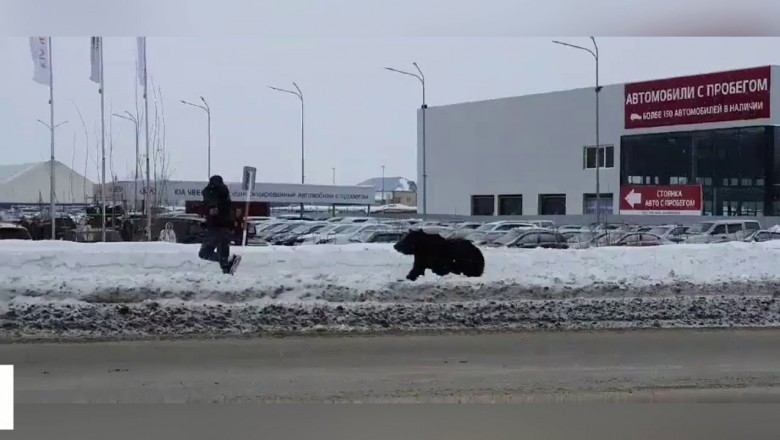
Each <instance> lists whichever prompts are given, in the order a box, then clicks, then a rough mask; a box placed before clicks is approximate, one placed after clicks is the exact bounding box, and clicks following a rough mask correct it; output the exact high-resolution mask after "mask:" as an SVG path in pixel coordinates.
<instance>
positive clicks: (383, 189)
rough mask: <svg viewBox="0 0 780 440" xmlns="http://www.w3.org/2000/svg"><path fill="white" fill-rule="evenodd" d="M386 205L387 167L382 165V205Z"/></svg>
mask: <svg viewBox="0 0 780 440" xmlns="http://www.w3.org/2000/svg"><path fill="white" fill-rule="evenodd" d="M384 204H385V166H384V165H382V205H384Z"/></svg>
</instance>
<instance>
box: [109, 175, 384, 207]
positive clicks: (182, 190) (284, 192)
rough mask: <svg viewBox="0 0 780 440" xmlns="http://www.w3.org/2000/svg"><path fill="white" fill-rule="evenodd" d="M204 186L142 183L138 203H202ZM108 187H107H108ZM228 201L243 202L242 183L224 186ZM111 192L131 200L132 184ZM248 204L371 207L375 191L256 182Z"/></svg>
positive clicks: (186, 182) (119, 186) (361, 187)
mask: <svg viewBox="0 0 780 440" xmlns="http://www.w3.org/2000/svg"><path fill="white" fill-rule="evenodd" d="M206 183H207V182H194V181H174V180H170V181H165V182H159V183H156V182H152V186H151V187H150V188H146V186H145V185H146V184H145V182H139V184H138V193H139V200H143V196H144V195H145V194H146V193H147V192H149V194H150V196H151V197H154V198H155V199H156V200H158V201H162V202H163V203H176V202H183V201H200V200H203V195H202V194H201V192H202V190H203V188H204V187H205V186H206ZM107 185H109V184H107ZM227 186H228V189H230V198H231V199H233V200H236V201H238V200H241V201H243V200H245V199H246V196H247V191H246V190H244V189H243V188H242V183H227ZM113 187H114V192H115V193H117V194H116V197H117V199H124V200H132V198H133V191H134V188H135V186H134V182H132V181H123V182H116V183H115V184H114V185H113ZM95 192H96V193H99V192H100V184H97V185H95ZM250 202H269V203H296V204H297V203H308V204H312V205H331V204H335V205H371V204H373V203H374V188H373V187H370V186H333V185H300V184H295V183H261V182H257V183H256V184H255V186H254V190H253V191H252V192H251V194H250Z"/></svg>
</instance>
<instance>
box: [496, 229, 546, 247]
mask: <svg viewBox="0 0 780 440" xmlns="http://www.w3.org/2000/svg"><path fill="white" fill-rule="evenodd" d="M528 232H548V230H547V229H544V228H534V229H525V228H517V229H512V230H511V231H505V232H504V231H501V232H489V233H487V234H486V235H488V236H489V235H490V234H495V235H496V238H495V239H493V240H489V241H487V242H485V243H482V244H484V245H485V246H487V247H504V246H509V245H510V244H512V243H514V242H515V241H517V239H518V238H519V237H520V236H522V235H524V234H526V233H528Z"/></svg>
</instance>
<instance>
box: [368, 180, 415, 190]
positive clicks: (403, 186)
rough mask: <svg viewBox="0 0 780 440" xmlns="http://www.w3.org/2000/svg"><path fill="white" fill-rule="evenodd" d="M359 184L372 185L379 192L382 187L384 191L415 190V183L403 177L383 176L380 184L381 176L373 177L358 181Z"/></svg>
mask: <svg viewBox="0 0 780 440" xmlns="http://www.w3.org/2000/svg"><path fill="white" fill-rule="evenodd" d="M358 185H360V186H364V185H365V186H373V187H374V191H377V192H381V191H382V189H383V187H384V190H385V192H393V191H411V192H417V184H416V183H414V182H413V181H411V180H409V179H407V178H405V177H385V178H384V185H382V178H381V177H374V178H373V179H368V180H366V181H365V182H361V183H358Z"/></svg>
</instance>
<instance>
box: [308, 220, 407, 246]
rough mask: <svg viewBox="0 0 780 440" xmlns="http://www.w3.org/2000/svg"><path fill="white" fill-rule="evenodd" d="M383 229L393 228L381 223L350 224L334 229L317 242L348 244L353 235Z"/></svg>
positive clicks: (356, 235)
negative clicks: (340, 228) (344, 227)
mask: <svg viewBox="0 0 780 440" xmlns="http://www.w3.org/2000/svg"><path fill="white" fill-rule="evenodd" d="M383 230H392V228H389V227H387V226H385V225H382V224H380V223H375V224H352V225H348V227H347V228H346V229H343V230H340V231H339V230H334V231H333V232H331V233H329V234H325V236H324V237H321V238H320V239H319V240H318V241H317V244H348V243H350V239H351V238H352V237H359V236H360V235H361V234H365V233H367V232H376V231H383Z"/></svg>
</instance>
